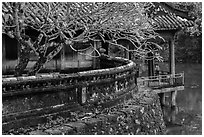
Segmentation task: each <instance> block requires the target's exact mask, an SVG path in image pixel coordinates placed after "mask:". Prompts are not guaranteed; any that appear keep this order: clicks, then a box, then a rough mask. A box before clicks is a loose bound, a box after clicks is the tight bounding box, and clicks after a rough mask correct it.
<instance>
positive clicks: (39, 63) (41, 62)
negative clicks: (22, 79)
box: [28, 56, 47, 76]
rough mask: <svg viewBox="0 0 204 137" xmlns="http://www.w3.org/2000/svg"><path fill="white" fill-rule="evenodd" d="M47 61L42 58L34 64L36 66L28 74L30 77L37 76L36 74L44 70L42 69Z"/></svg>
mask: <svg viewBox="0 0 204 137" xmlns="http://www.w3.org/2000/svg"><path fill="white" fill-rule="evenodd" d="M46 61H47V58H46V57H44V56H41V57H40V58H39V59H38V60H37V62H36V63H35V64H34V66H33V67H32V68H31V70H30V71H29V72H28V75H30V76H31V75H35V74H36V73H38V72H39V71H40V70H41V69H42V67H43V65H44V64H45V63H46Z"/></svg>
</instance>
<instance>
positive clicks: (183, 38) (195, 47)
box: [175, 30, 202, 63]
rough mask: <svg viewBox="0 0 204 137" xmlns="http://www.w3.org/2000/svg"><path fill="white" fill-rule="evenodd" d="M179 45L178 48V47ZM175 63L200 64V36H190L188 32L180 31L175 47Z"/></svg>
mask: <svg viewBox="0 0 204 137" xmlns="http://www.w3.org/2000/svg"><path fill="white" fill-rule="evenodd" d="M178 45H179V46H178ZM175 54H176V61H177V62H194V63H201V62H202V35H199V36H197V34H194V35H192V34H191V32H189V31H185V30H184V31H181V32H180V33H179V34H178V39H177V41H176V46H175Z"/></svg>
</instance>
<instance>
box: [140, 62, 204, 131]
mask: <svg viewBox="0 0 204 137" xmlns="http://www.w3.org/2000/svg"><path fill="white" fill-rule="evenodd" d="M159 67H160V69H161V70H163V71H168V70H169V68H168V64H167V63H161V64H160V63H159ZM140 70H141V72H140V76H147V75H148V74H147V73H148V71H147V66H144V64H141V66H140ZM180 72H184V74H185V89H184V91H178V92H177V98H176V102H177V106H178V109H177V110H178V113H177V114H176V115H175V112H176V111H172V110H171V108H170V107H169V106H170V104H169V103H170V99H171V96H170V93H166V95H165V96H166V103H167V106H166V107H164V119H165V121H166V125H167V127H168V130H167V132H168V133H167V134H171V135H175V134H177V135H181V134H185V135H186V134H191V135H193V134H202V64H176V73H180ZM173 116H175V117H173ZM172 117H173V119H175V120H174V122H172V121H171V119H172Z"/></svg>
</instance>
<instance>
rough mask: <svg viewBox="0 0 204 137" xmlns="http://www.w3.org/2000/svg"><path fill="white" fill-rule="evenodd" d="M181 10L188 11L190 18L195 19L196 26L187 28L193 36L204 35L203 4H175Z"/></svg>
mask: <svg viewBox="0 0 204 137" xmlns="http://www.w3.org/2000/svg"><path fill="white" fill-rule="evenodd" d="M174 4H175V6H176V7H177V8H179V9H182V10H186V11H188V14H189V16H191V17H193V18H194V19H195V25H194V26H193V27H190V28H187V31H188V32H189V33H190V34H191V35H197V36H199V35H201V34H202V3H201V2H174Z"/></svg>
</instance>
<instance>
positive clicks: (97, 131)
mask: <svg viewBox="0 0 204 137" xmlns="http://www.w3.org/2000/svg"><path fill="white" fill-rule="evenodd" d="M165 130H166V127H165V124H164V120H163V114H162V110H161V106H160V102H159V97H158V96H157V94H156V93H154V92H151V91H144V92H138V93H135V94H134V95H133V98H132V99H130V100H128V101H126V102H125V103H121V104H117V105H115V106H113V107H111V108H107V109H106V110H105V111H103V112H99V113H97V114H94V113H91V114H90V115H88V117H83V118H79V119H77V121H76V122H68V121H67V122H66V123H62V124H61V125H55V126H54V127H52V128H50V129H47V130H45V131H44V132H42V131H39V130H36V131H32V132H30V134H39V135H40V134H44V133H47V134H51V135H60V134H65V135H73V134H74V135H129V134H130V135H157V134H165Z"/></svg>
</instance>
